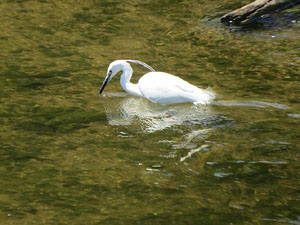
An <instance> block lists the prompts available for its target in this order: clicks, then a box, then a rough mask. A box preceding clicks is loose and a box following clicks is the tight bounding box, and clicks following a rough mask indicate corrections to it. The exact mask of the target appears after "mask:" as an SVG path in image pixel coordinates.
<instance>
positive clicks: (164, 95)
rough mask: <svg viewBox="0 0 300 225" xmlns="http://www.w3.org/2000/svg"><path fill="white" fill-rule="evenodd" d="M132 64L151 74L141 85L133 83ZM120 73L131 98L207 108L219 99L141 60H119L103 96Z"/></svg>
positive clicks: (112, 66) (110, 72) (110, 69)
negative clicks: (205, 106)
mask: <svg viewBox="0 0 300 225" xmlns="http://www.w3.org/2000/svg"><path fill="white" fill-rule="evenodd" d="M130 63H137V64H139V65H141V66H143V67H145V68H147V69H148V70H150V72H148V73H146V74H145V75H143V76H142V77H141V78H140V79H139V81H138V83H137V84H133V83H131V82H130V79H131V77H132V73H133V70H132V68H131V66H130ZM120 71H122V74H121V78H120V84H121V86H122V88H123V89H124V90H125V91H126V92H127V93H128V94H130V95H133V96H137V97H143V98H146V99H148V100H149V101H151V102H153V103H159V104H161V105H163V106H164V105H171V104H179V103H187V102H189V103H193V104H195V105H198V104H202V105H206V104H210V103H211V102H212V101H213V99H214V98H215V93H214V92H213V91H212V90H210V89H200V88H198V87H196V86H194V85H192V84H190V83H188V82H187V81H185V80H183V79H181V78H179V77H177V76H174V75H172V74H169V73H165V72H156V71H155V70H154V69H153V68H152V67H151V66H149V65H147V64H146V63H143V62H141V61H139V60H116V61H113V62H112V63H110V65H109V66H108V69H107V75H106V77H105V79H104V81H103V84H102V86H101V88H100V90H99V92H98V94H101V93H102V92H103V90H104V88H105V87H106V85H107V84H108V82H109V81H110V80H111V79H112V78H113V77H114V76H115V75H116V74H117V73H118V72H120Z"/></svg>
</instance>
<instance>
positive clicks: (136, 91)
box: [120, 65, 143, 97]
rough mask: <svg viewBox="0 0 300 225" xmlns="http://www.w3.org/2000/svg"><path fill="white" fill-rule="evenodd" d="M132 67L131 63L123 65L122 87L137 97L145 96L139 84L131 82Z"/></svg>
mask: <svg viewBox="0 0 300 225" xmlns="http://www.w3.org/2000/svg"><path fill="white" fill-rule="evenodd" d="M132 72H133V71H132V68H131V66H130V65H124V66H123V73H122V75H121V78H120V83H121V86H122V88H123V89H124V90H125V91H126V92H127V93H128V94H130V95H134V96H137V97H143V95H142V93H141V91H140V88H139V85H138V84H133V83H131V82H130V79H131V76H132Z"/></svg>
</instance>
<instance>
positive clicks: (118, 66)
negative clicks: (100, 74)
mask: <svg viewBox="0 0 300 225" xmlns="http://www.w3.org/2000/svg"><path fill="white" fill-rule="evenodd" d="M124 64H128V63H127V62H126V61H124V60H116V61H114V62H112V63H111V64H109V67H108V69H107V74H106V77H105V79H104V81H103V84H102V86H101V88H100V90H99V92H98V94H101V93H102V92H103V90H104V88H105V86H106V85H107V84H108V82H109V81H110V80H111V79H112V78H113V77H114V76H115V75H116V74H117V73H118V72H120V71H121V70H123V67H124ZM128 65H129V64H128Z"/></svg>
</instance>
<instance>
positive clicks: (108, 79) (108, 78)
mask: <svg viewBox="0 0 300 225" xmlns="http://www.w3.org/2000/svg"><path fill="white" fill-rule="evenodd" d="M110 79H111V73H110V74H108V75H107V77H106V78H105V80H104V81H103V84H102V86H101V88H100V90H99V91H98V94H99V95H101V93H102V92H103V90H104V88H105V86H106V85H107V84H108V82H109V81H110Z"/></svg>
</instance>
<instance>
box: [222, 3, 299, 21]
mask: <svg viewBox="0 0 300 225" xmlns="http://www.w3.org/2000/svg"><path fill="white" fill-rule="evenodd" d="M297 4H300V0H256V1H255V2H252V3H250V4H248V5H245V6H244V7H242V8H239V9H236V10H234V11H232V12H230V13H228V14H226V15H224V16H223V17H222V18H221V22H222V23H225V24H228V25H230V24H233V25H245V24H250V23H252V22H254V21H255V20H256V19H258V18H262V17H263V16H264V15H268V14H273V13H275V12H278V11H281V10H284V9H287V8H290V7H293V6H295V5H297Z"/></svg>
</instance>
